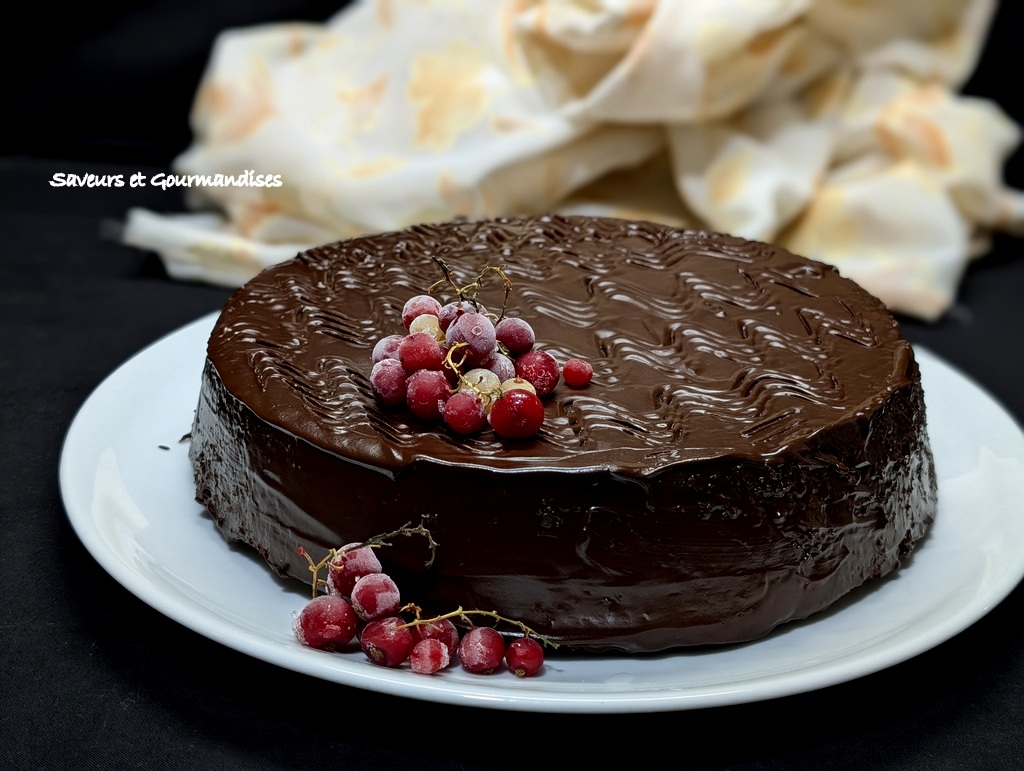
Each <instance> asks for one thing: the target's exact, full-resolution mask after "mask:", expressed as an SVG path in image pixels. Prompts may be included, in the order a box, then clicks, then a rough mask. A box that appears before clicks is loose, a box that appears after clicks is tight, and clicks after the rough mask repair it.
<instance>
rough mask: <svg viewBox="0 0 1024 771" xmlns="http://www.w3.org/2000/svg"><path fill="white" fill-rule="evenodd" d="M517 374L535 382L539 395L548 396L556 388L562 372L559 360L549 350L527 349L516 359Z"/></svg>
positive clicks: (534, 385)
mask: <svg viewBox="0 0 1024 771" xmlns="http://www.w3.org/2000/svg"><path fill="white" fill-rule="evenodd" d="M516 374H517V375H518V376H519V377H521V378H524V379H525V380H529V381H530V382H531V383H533V387H534V388H536V389H537V396H547V395H548V394H549V393H551V392H552V391H554V390H555V386H556V385H558V380H559V378H560V377H561V373H559V371H558V362H557V361H555V357H554V356H552V355H551V354H550V353H548V352H547V351H541V350H533V351H527V352H526V353H524V354H523V355H522V356H520V357H519V358H518V359H516Z"/></svg>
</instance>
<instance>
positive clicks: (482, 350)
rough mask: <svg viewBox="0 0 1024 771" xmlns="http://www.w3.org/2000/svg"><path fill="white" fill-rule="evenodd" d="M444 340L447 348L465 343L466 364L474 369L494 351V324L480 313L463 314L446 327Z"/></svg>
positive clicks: (463, 350)
mask: <svg viewBox="0 0 1024 771" xmlns="http://www.w3.org/2000/svg"><path fill="white" fill-rule="evenodd" d="M445 340H446V343H447V345H448V347H449V348H451V347H452V346H453V345H455V344H456V343H465V344H466V347H465V348H463V349H462V352H463V353H464V355H465V357H466V364H467V365H469V366H470V367H474V366H476V365H477V364H479V363H480V362H481V361H483V360H484V359H485V358H486V357H487V356H489V355H490V354H491V352H492V351H493V350H494V343H495V338H494V322H492V321H491V320H490V319H489V318H487V317H486V316H485V315H484V314H482V313H463V314H462V315H461V316H459V317H458V318H457V319H455V321H453V322H452V324H451V326H450V327H448V330H447V332H446V333H445Z"/></svg>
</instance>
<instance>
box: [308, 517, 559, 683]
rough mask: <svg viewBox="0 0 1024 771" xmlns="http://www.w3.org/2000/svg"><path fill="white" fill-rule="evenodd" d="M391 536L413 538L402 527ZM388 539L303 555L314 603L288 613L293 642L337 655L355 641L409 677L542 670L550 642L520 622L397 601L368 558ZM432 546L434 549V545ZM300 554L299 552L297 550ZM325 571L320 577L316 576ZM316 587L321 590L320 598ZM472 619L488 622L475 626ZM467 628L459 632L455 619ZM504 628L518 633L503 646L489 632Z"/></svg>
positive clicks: (489, 613)
mask: <svg viewBox="0 0 1024 771" xmlns="http://www.w3.org/2000/svg"><path fill="white" fill-rule="evenodd" d="M397 532H398V533H402V534H405V535H409V534H413V533H420V534H423V535H426V536H427V537H428V538H430V535H429V532H428V531H427V530H426V529H425V528H423V527H422V525H421V526H420V527H418V528H410V527H409V526H408V525H407V526H405V527H404V528H402V529H401V530H400V531H397ZM390 535H395V533H392V534H389V535H388V536H380V537H378V538H376V539H371V541H372V542H373V543H371V542H367V543H353V544H348V545H347V546H344V547H342V548H341V549H336V550H331V552H330V553H328V555H327V556H326V557H325V558H324V559H323V560H322V561H321V562H319V563H314V562H313V561H312V559H310V558H309V557H308V555H307V559H309V562H310V569H311V570H312V572H313V574H314V579H313V587H314V588H313V591H314V596H313V598H312V599H311V600H310V601H309V602H308V603H306V605H305V606H304V607H303V608H302V610H300V611H299V612H298V613H296V614H295V616H294V618H293V620H292V631H293V632H294V634H295V637H296V638H297V639H298V641H299V642H300V643H302V644H303V645H305V646H308V647H310V648H316V649H318V650H324V651H332V652H333V651H340V650H344V649H345V648H346V647H347V646H348V645H349V643H351V642H352V640H354V639H357V638H358V642H359V647H360V648H361V649H362V651H363V653H365V654H366V657H367V658H368V659H369V660H370V661H371V662H373V663H374V664H378V665H380V666H385V667H400V666H402V665H403V664H405V663H406V662H408V663H409V666H410V668H411V669H412V670H413V672H416V673H418V674H424V675H431V674H434V673H435V672H439V671H440V670H442V669H445V668H447V667H449V666H450V665H452V664H453V663H455V662H456V661H459V662H460V663H461V665H462V667H463V668H464V669H466V670H467V671H469V672H472V673H476V674H489V673H491V672H494V671H496V670H498V669H500V668H501V667H502V664H503V663H504V664H505V665H506V666H507V667H508V669H509V671H510V672H512V673H513V674H515V675H517V676H518V677H532V676H534V675H536V674H538V673H539V672H540V671H541V668H542V667H543V666H544V650H543V648H542V646H541V641H543V642H545V643H546V644H548V645H552V643H550V642H549V641H547V640H545V639H544V638H543V637H540V636H539V635H537V634H536V633H535V632H534V631H533V630H532V629H530V628H529V627H527V626H526V625H525V624H522V623H521V622H518V621H515V620H513V619H508V618H504V617H503V616H501V615H499V614H498V613H496V612H494V611H484V610H464V609H462V608H458V609H456V610H454V611H452V612H450V613H445V614H443V615H439V616H432V617H429V618H424V617H422V615H421V612H420V608H419V607H418V606H416V605H414V604H411V603H409V604H404V605H403V604H402V599H401V592H400V591H399V588H398V585H397V584H396V583H395V581H394V580H393V579H392V578H391V576H389V575H388V574H387V573H385V572H384V571H383V568H382V566H381V563H380V560H379V559H378V558H377V555H376V554H375V553H374V548H373V547H374V545H381V544H382V543H384V539H385V538H387V537H389V536H390ZM431 543H432V545H433V546H436V544H434V543H433V540H432V539H431ZM303 554H305V551H303ZM324 567H326V569H327V578H326V580H321V579H319V571H320V570H321V569H323V568H324ZM321 589H322V590H323V591H324V593H320V591H321ZM474 618H487V619H488V620H489V621H490V622H491V624H492V625H482V626H477V625H475V624H474V621H473V619H474ZM456 620H457V621H460V622H462V624H463V625H464V626H465V625H468V627H469V628H468V629H465V630H464V631H462V632H460V629H459V627H457V626H456V624H455V621H456ZM499 624H505V625H507V626H510V627H512V628H513V630H514V631H515V632H516V633H517V634H519V635H521V636H518V637H515V638H514V639H512V640H511V641H510V642H508V643H506V640H505V637H504V636H503V635H502V634H501V633H499V632H498V630H497V629H496V628H495V627H496V625H499Z"/></svg>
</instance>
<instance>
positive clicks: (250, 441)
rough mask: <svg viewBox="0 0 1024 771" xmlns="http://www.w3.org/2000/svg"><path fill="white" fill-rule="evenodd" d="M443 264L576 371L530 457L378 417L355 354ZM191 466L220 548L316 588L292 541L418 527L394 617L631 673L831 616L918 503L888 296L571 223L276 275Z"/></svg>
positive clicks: (883, 565) (352, 256) (751, 252)
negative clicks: (568, 652) (660, 659)
mask: <svg viewBox="0 0 1024 771" xmlns="http://www.w3.org/2000/svg"><path fill="white" fill-rule="evenodd" d="M433 257H439V258H442V259H443V260H445V261H446V262H447V263H448V264H449V265H451V266H452V268H453V269H454V270H455V271H457V272H464V275H465V276H466V277H467V280H468V279H470V278H472V277H474V276H476V275H477V274H478V273H479V272H480V269H481V268H482V267H483V266H485V265H492V266H494V265H503V266H505V272H506V273H507V275H508V276H509V278H510V279H511V280H512V284H513V288H512V294H511V296H510V301H509V308H508V313H509V315H521V316H523V317H524V318H526V319H527V320H528V321H529V322H530V323H531V325H532V326H533V327H534V329H535V331H536V333H537V340H538V342H537V347H540V348H543V349H544V350H547V351H549V352H550V353H552V354H554V355H555V357H556V358H557V359H558V360H559V361H560V362H564V361H565V360H567V359H568V358H570V357H573V356H578V357H581V358H584V359H587V360H588V361H590V362H591V363H592V364H593V365H594V372H595V375H594V380H593V382H592V383H591V384H590V385H589V386H588V387H587V388H585V389H581V390H573V389H570V388H568V387H566V386H565V385H564V384H561V385H559V387H558V388H557V389H556V391H555V393H554V394H552V396H551V397H549V398H548V399H546V400H545V405H546V419H545V424H544V426H543V428H542V429H541V432H540V433H539V434H538V435H537V436H536V437H535V438H533V439H530V440H525V441H524V440H519V441H510V440H501V439H500V438H498V437H496V436H495V435H494V434H493V432H490V431H485V432H483V433H481V434H479V435H476V436H473V437H468V438H467V437H461V436H456V435H454V434H452V433H450V432H448V431H447V430H445V429H444V428H443V427H439V426H436V425H427V424H422V423H419V422H418V421H416V420H415V419H414V418H412V417H411V416H408V415H406V414H404V413H402V412H394V411H388V410H384V409H382V408H381V407H380V406H378V404H377V403H376V401H375V399H374V397H373V394H372V390H371V387H370V383H369V372H370V368H371V361H370V355H371V351H372V348H373V345H374V343H375V342H376V341H377V340H378V339H380V338H381V337H384V336H385V335H388V334H392V333H394V332H398V331H400V330H401V329H402V328H403V327H402V322H401V310H402V306H403V305H404V303H405V301H406V300H407V299H408V298H409V297H410V296H412V295H414V294H419V293H422V292H423V291H425V290H426V288H427V287H429V286H431V285H432V284H433V283H434V282H435V281H436V280H437V279H438V278H439V272H438V268H437V266H436V264H435V263H434V261H433V259H432V258H433ZM440 299H441V300H442V302H443V301H446V300H448V299H453V298H451V297H448V298H446V297H441V298H440ZM481 299H482V301H483V302H484V304H485V305H486V304H489V303H490V302H491V296H490V295H489V294H488V291H487V285H486V284H485V287H484V291H483V293H482V294H481ZM493 304H494V306H495V307H493V308H492V310H495V311H497V310H499V308H500V304H501V291H500V289H499V288H498V287H497V286H496V287H495V289H494V291H493ZM190 454H191V458H192V462H193V468H194V471H195V476H196V484H197V496H198V498H199V500H201V501H202V502H203V503H204V504H206V506H207V508H208V509H209V510H210V512H211V513H212V515H213V516H214V518H215V519H216V521H217V522H218V525H219V526H220V528H221V530H222V531H223V532H224V533H225V535H226V536H227V537H228V538H230V539H234V540H239V541H242V542H245V543H248V544H250V545H252V546H254V547H255V548H256V549H257V550H259V551H260V553H261V554H263V555H264V557H265V558H266V559H267V561H268V562H269V563H270V564H271V565H272V566H273V567H274V568H275V570H277V571H278V572H280V573H281V574H283V575H290V576H294V577H296V578H299V579H301V580H305V581H309V579H310V573H309V570H308V568H307V564H306V562H305V559H304V558H302V557H301V556H300V555H299V554H298V547H299V546H302V547H304V548H306V549H307V550H309V551H310V552H311V553H312V554H313V555H314V556H315V557H316V556H319V554H322V553H323V552H325V551H326V550H327V549H328V548H330V547H337V546H340V545H342V544H344V543H349V542H352V541H359V540H362V539H365V538H368V537H370V536H373V535H376V534H379V533H383V532H387V531H390V530H394V529H396V528H398V527H400V526H401V525H403V524H405V523H407V522H410V521H412V522H416V521H419V519H420V518H421V517H424V518H426V520H427V522H428V524H429V527H430V529H431V532H432V533H433V535H434V538H435V540H436V541H437V542H438V543H439V544H440V546H439V548H438V552H437V555H436V559H435V561H434V563H433V565H432V566H431V567H430V569H429V570H428V569H425V568H424V566H423V564H424V561H425V560H426V558H427V556H428V554H427V551H426V548H425V544H424V543H423V542H421V541H420V540H419V539H407V538H401V539H398V540H396V541H395V543H394V546H392V547H388V548H387V549H386V550H384V552H382V554H381V557H382V559H383V560H384V561H385V562H386V563H388V566H389V570H390V571H391V572H393V573H395V574H396V576H397V577H398V578H399V585H400V586H401V587H402V588H403V593H404V598H405V599H406V600H409V601H415V602H417V603H418V604H420V605H423V606H424V607H425V608H426V609H427V610H428V611H435V610H436V611H446V610H452V609H454V608H455V607H457V606H459V605H461V606H463V607H466V608H474V607H475V608H481V609H487V610H491V609H493V610H498V611H499V612H501V613H502V614H503V615H505V616H508V617H513V618H517V619H520V620H522V621H524V622H525V623H527V624H528V625H529V626H531V627H532V628H534V629H536V630H537V631H539V632H540V633H542V634H545V635H548V636H550V637H551V638H553V639H555V640H557V641H559V642H563V643H566V644H569V645H573V646H580V647H585V648H592V649H617V650H623V651H631V652H644V651H657V650H663V649H666V648H671V647H676V646H683V645H699V644H706V643H727V642H739V641H744V640H750V639H755V638H757V637H759V636H762V635H763V634H765V633H767V632H768V631H770V630H771V629H772V628H774V627H775V626H776V625H778V624H780V623H783V622H785V621H789V620H793V619H799V618H803V617H806V616H807V615H809V614H811V613H813V612H815V611H817V610H820V609H822V608H824V607H827V606H828V605H830V604H831V603H832V602H834V601H835V600H836V599H838V598H839V597H841V596H843V595H845V594H846V593H848V592H849V591H850V590H851V589H853V588H855V587H856V586H858V585H860V584H861V583H863V582H864V581H865V580H867V579H870V578H875V577H879V576H882V575H885V574H887V573H889V572H891V571H892V570H894V569H896V568H897V567H898V566H899V564H900V560H901V559H902V558H903V557H905V556H906V555H907V554H908V553H909V552H910V550H911V549H912V547H913V545H914V543H915V542H916V541H917V540H918V539H920V538H921V537H922V536H923V535H924V533H925V531H926V529H927V527H928V525H929V524H930V522H931V521H932V518H933V516H934V513H935V501H936V490H935V480H934V472H933V465H932V458H931V454H930V451H929V448H928V442H927V434H926V429H925V415H924V405H923V397H922V393H921V386H920V380H919V377H918V372H917V367H916V364H915V362H914V358H913V352H912V350H911V349H910V346H909V344H908V343H907V342H906V341H905V340H903V338H902V337H901V336H900V334H899V331H898V329H897V326H896V324H895V321H894V320H893V318H892V316H891V315H890V314H889V313H888V311H887V310H886V309H885V308H884V307H883V306H882V304H881V303H880V302H879V301H878V300H876V299H875V298H873V297H871V296H870V295H868V294H867V293H866V292H864V291H863V290H861V289H860V288H859V287H857V286H856V285H855V284H853V283H852V282H850V281H848V280H846V279H844V278H842V277H841V276H840V275H839V274H838V273H837V272H836V271H835V269H833V268H831V267H829V266H826V265H823V264H819V263H815V262H811V261H809V260H805V259H803V258H800V257H797V256H794V255H792V254H789V253H788V252H786V251H784V250H782V249H779V248H776V247H772V246H768V245H765V244H759V243H754V242H750V241H744V240H741V239H738V238H733V237H729V236H723V235H717V234H706V233H695V232H687V231H679V230H674V229H671V228H667V227H664V226H660V225H655V224H651V223H638V222H626V221H621V220H608V219H591V218H582V217H553V216H552V217H539V218H533V219H523V220H497V221H490V222H482V223H447V224H441V225H435V226H420V227H416V228H412V229H410V230H407V231H401V232H397V233H389V234H381V235H376V236H368V237H364V238H359V239H354V240H350V241H346V242H340V243H337V244H331V245H327V246H324V247H320V248H317V249H313V250H310V251H308V252H305V253H303V254H301V255H299V256H298V257H296V258H295V259H294V260H291V261H289V262H286V263H283V264H281V265H278V266H274V267H272V268H270V269H268V270H267V271H265V272H264V273H263V274H261V275H260V276H259V277H257V278H256V279H254V280H253V281H251V282H250V283H249V284H247V285H246V286H245V287H243V288H242V289H240V290H239V291H238V292H236V294H235V295H234V296H233V297H232V298H231V300H230V301H229V302H228V304H227V305H226V306H225V308H224V311H223V313H222V315H221V317H220V319H219V320H218V322H217V325H216V328H215V330H214V332H213V335H212V336H211V339H210V344H209V348H208V361H207V365H206V369H205V371H204V375H203V384H202V393H201V396H200V401H199V406H198V409H197V413H196V419H195V425H194V428H193V434H192V445H191V450H190Z"/></svg>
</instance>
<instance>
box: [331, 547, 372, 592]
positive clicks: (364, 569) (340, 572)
mask: <svg viewBox="0 0 1024 771" xmlns="http://www.w3.org/2000/svg"><path fill="white" fill-rule="evenodd" d="M356 545H357V544H354V543H350V544H348V545H346V546H343V547H341V548H340V549H338V553H337V554H336V555H335V556H334V559H332V560H331V561H330V562H329V563H327V588H328V590H329V591H330V592H331V593H332V594H337V595H340V596H341V597H345V598H346V599H347V598H349V597H351V596H352V587H353V586H355V583H356V579H358V578H362V577H363V576H366V575H369V574H370V573H380V572H381V567H380V560H379V559H377V555H376V553H375V552H374V550H373V549H371V548H370V547H369V546H360V547H359V548H356V549H354V548H352V547H353V546H356Z"/></svg>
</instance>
